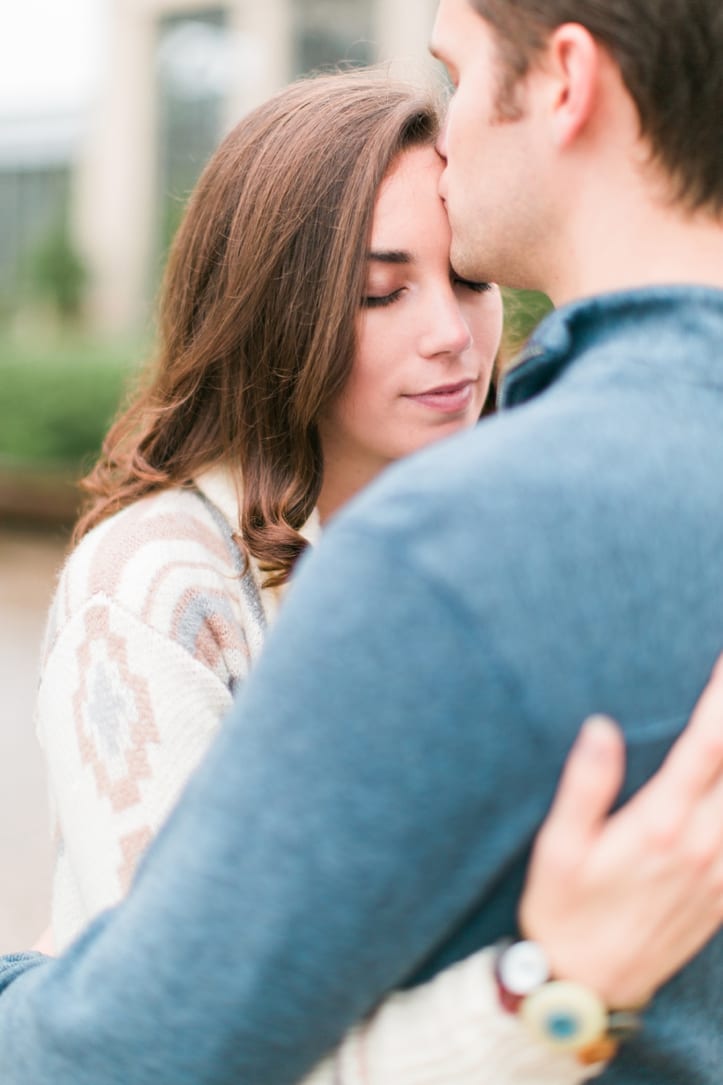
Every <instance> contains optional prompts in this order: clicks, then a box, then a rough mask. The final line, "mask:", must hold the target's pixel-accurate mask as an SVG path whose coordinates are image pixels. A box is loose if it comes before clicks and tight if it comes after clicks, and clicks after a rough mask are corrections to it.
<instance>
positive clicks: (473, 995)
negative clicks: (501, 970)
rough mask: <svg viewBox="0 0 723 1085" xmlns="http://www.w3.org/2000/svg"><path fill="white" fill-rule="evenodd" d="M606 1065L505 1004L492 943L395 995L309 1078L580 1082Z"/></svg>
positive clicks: (338, 1084) (471, 1084)
mask: <svg viewBox="0 0 723 1085" xmlns="http://www.w3.org/2000/svg"><path fill="white" fill-rule="evenodd" d="M601 1069H602V1067H601V1065H600V1064H598V1065H597V1066H587V1067H585V1066H583V1065H582V1064H581V1063H580V1062H578V1061H577V1059H575V1058H574V1057H573V1056H571V1055H567V1054H562V1053H558V1052H554V1051H552V1049H548V1048H545V1047H543V1046H542V1045H541V1044H540V1043H539V1042H538V1041H536V1040H535V1039H534V1038H533V1037H532V1036H531V1035H530V1034H529V1033H528V1032H527V1031H526V1029H525V1028H524V1026H523V1025H522V1023H521V1022H520V1020H519V1018H517V1017H516V1016H513V1015H511V1014H508V1013H506V1012H505V1011H504V1010H502V1009H501V1007H500V1005H499V1001H498V998H497V993H496V990H495V983H494V950H493V949H485V950H482V951H480V952H479V953H476V954H475V955H474V956H472V957H469V958H468V959H467V960H464V961H461V962H460V963H459V964H456V965H454V966H452V967H450V968H447V969H445V970H444V971H443V972H440V973H439V974H438V975H437V976H436V977H435V978H434V979H433V980H431V981H430V982H429V983H426V984H424V985H423V986H420V987H415V988H412V989H411V990H409V991H403V992H400V993H398V994H395V995H390V996H389V997H388V998H387V999H386V1000H385V1001H384V1002H383V1003H382V1004H381V1005H380V1007H379V1009H378V1010H377V1011H376V1012H375V1013H374V1014H372V1015H371V1016H370V1017H368V1018H367V1019H366V1020H365V1021H363V1022H362V1023H361V1024H360V1025H358V1026H357V1027H356V1028H355V1029H353V1030H352V1031H351V1032H350V1033H348V1034H347V1036H346V1037H345V1039H344V1041H343V1043H342V1044H341V1045H340V1046H339V1048H338V1049H337V1051H336V1052H335V1053H334V1054H333V1055H332V1056H330V1057H329V1058H327V1059H325V1060H324V1061H323V1062H322V1063H320V1064H319V1065H318V1066H317V1067H316V1069H315V1070H314V1071H313V1072H312V1073H311V1074H310V1075H309V1076H308V1077H307V1078H305V1079H304V1082H303V1083H302V1085H483V1083H484V1082H488V1081H494V1082H495V1085H579V1083H581V1082H584V1081H587V1080H589V1079H590V1078H592V1077H596V1076H597V1075H598V1074H599V1073H600V1071H601Z"/></svg>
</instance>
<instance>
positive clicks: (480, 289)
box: [452, 275, 493, 294]
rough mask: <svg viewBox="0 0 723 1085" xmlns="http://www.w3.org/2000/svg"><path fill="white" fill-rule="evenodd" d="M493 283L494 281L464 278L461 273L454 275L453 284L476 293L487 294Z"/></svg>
mask: <svg viewBox="0 0 723 1085" xmlns="http://www.w3.org/2000/svg"><path fill="white" fill-rule="evenodd" d="M492 285H493V284H492V283H476V282H473V281H472V280H471V279H463V278H462V277H461V276H460V275H452V286H461V287H463V288H464V289H465V290H471V291H472V292H473V293H475V294H486V293H487V291H488V290H491V289H492Z"/></svg>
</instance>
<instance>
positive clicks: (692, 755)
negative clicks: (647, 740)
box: [661, 656, 723, 802]
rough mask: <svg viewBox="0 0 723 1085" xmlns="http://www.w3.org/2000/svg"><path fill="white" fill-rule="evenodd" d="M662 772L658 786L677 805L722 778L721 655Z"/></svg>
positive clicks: (722, 680) (696, 796) (693, 798)
mask: <svg viewBox="0 0 723 1085" xmlns="http://www.w3.org/2000/svg"><path fill="white" fill-rule="evenodd" d="M662 771H663V773H664V774H665V776H664V778H661V780H662V783H664V784H665V786H666V787H667V790H668V792H669V795H670V798H671V800H677V802H680V801H681V800H689V801H693V800H695V799H697V798H698V797H700V796H701V795H702V794H703V793H704V792H705V791H706V790H707V789H708V788H709V787H711V786H712V785H714V784H715V783H716V781H717V780H718V779H720V778H723V656H721V658H720V659H719V660H718V662H717V663H716V665H715V667H714V668H713V673H712V675H711V677H710V680H709V682H708V685H707V686H706V687H705V689H704V690H703V693H702V694H701V697H700V699H699V701H698V703H697V705H696V706H695V709H694V710H693V714H692V716H691V717H690V722H689V723H688V726H687V727H686V729H685V731H683V734H682V735H681V737H680V738H679V739H678V741H677V742H676V743H675V745H674V746H673V748H672V750H671V751H670V753H669V754H668V757H667V758H666V761H665V764H664V766H663V770H662Z"/></svg>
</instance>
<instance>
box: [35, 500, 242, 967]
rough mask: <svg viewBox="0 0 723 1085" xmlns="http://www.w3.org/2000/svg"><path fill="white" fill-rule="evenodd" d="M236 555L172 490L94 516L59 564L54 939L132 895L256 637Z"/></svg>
mask: <svg viewBox="0 0 723 1085" xmlns="http://www.w3.org/2000/svg"><path fill="white" fill-rule="evenodd" d="M230 554H231V551H230V550H229V548H228V545H227V540H225V539H224V538H223V535H222V534H221V532H220V531H219V530H218V529H217V526H216V524H215V523H214V522H213V520H212V519H211V517H210V514H209V512H208V510H207V509H206V508H205V507H204V506H203V504H202V503H201V502H200V501H198V499H197V498H194V497H193V495H191V494H188V493H186V494H184V493H182V492H176V493H170V494H168V495H161V497H158V498H151V499H149V500H148V501H146V502H145V503H143V502H141V503H139V505H138V507H133V508H132V509H129V510H124V512H123V513H121V514H119V516H118V517H116V518H113V519H112V520H111V521H108V523H107V524H104V525H101V528H100V529H96V531H95V532H94V533H91V535H90V536H88V537H87V538H86V539H85V540H83V543H81V545H80V547H79V548H78V549H77V550H76V551H75V552H74V553H73V554H72V555H71V557H70V559H69V561H68V564H67V565H66V568H65V570H64V571H63V574H62V577H61V580H60V584H59V588H58V592H57V594H56V599H55V602H54V605H53V608H52V610H51V617H50V621H49V626H48V632H47V635H46V651H45V660H44V663H43V667H42V672H41V682H40V688H39V694H38V701H37V715H36V722H37V728H38V734H39V737H40V741H41V744H42V745H43V747H44V750H45V755H46V763H47V770H48V782H49V791H50V801H51V810H52V815H53V827H54V835H55V843H56V861H55V869H54V878H53V902H52V923H53V931H54V936H55V940H56V944H57V946H58V948H63V947H64V946H65V945H67V944H68V942H69V941H70V940H71V939H72V938H73V937H74V936H75V935H76V934H77V933H78V932H79V931H80V930H81V929H82V928H83V927H84V926H85V925H86V923H87V922H88V921H89V920H90V919H91V918H93V917H94V916H95V915H96V914H97V913H98V912H100V911H101V910H102V909H104V908H106V907H108V906H110V905H112V904H114V903H116V902H117V901H118V900H119V899H120V898H121V897H122V896H123V895H124V894H125V893H126V891H127V889H128V887H129V885H130V881H131V877H132V875H133V872H134V870H135V867H136V864H137V862H138V860H139V858H140V856H141V854H142V853H143V851H144V850H145V848H146V846H147V844H148V843H149V842H150V840H151V838H152V837H153V836H154V835H155V833H156V832H157V830H158V829H159V827H160V825H161V823H162V822H163V820H164V819H165V817H166V815H167V814H168V812H169V810H170V809H171V807H172V805H173V804H174V802H175V800H176V798H177V797H178V794H179V792H180V790H181V788H182V787H183V785H184V784H185V782H186V781H187V780H188V778H189V776H190V775H191V774H192V772H193V770H194V769H195V768H196V766H197V765H198V763H199V761H200V760H201V757H202V755H203V754H204V752H205V750H206V749H207V747H208V745H209V743H210V741H211V738H212V736H213V734H214V733H215V731H216V730H217V728H218V726H219V724H220V721H221V720H222V718H223V717H224V715H225V714H226V713H227V712H228V710H229V708H230V706H231V703H232V694H233V690H234V689H235V688H236V686H237V685H238V683H239V681H241V680H242V679H243V677H244V676H245V674H246V672H247V669H248V665H249V659H250V654H251V653H250V651H249V646H248V645H249V641H252V640H253V641H254V643H255V642H256V641H259V642H260V641H261V640H262V635H263V630H262V629H261V628H259V626H260V623H259V622H258V621H257V620H256V618H257V616H254V615H251V616H250V615H249V614H248V613H246V611H245V610H244V608H243V592H242V588H241V585H242V577H241V576H240V575H239V573H238V570H237V569H235V568H234V567H233V563H232V559H231V557H230V556H229V555H230ZM252 625H253V629H252V628H251V626H252ZM252 634H253V636H252Z"/></svg>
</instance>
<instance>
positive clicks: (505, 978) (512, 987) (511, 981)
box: [497, 942, 550, 996]
mask: <svg viewBox="0 0 723 1085" xmlns="http://www.w3.org/2000/svg"><path fill="white" fill-rule="evenodd" d="M497 974H498V976H499V980H500V983H501V984H502V986H503V987H504V988H505V990H507V991H509V992H510V994H513V995H519V996H523V995H529V994H530V993H531V992H532V991H536V990H537V988H538V987H541V986H542V984H543V983H546V982H547V980H548V979H549V978H550V967H549V965H548V963H547V958H546V957H545V954H544V951H543V949H542V947H541V946H538V944H537V942H515V944H514V945H512V946H510V947H509V948H508V949H506V950H505V951H504V952H503V953H502V955H501V956H500V959H499V964H498V966H497Z"/></svg>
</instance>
